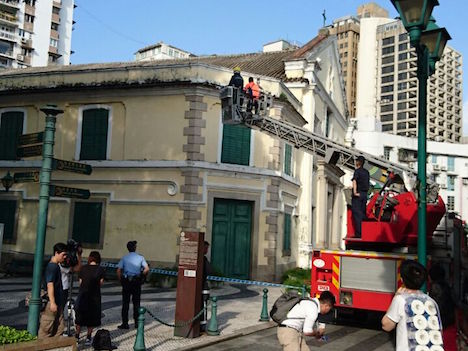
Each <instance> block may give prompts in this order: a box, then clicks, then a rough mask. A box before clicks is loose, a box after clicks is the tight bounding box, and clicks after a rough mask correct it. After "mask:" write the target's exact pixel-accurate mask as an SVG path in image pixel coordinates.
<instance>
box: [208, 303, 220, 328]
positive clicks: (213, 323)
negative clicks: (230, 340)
mask: <svg viewBox="0 0 468 351" xmlns="http://www.w3.org/2000/svg"><path fill="white" fill-rule="evenodd" d="M217 300H218V299H217V298H216V296H213V297H212V298H211V318H210V323H209V324H208V329H207V330H206V333H207V334H208V335H219V330H218V321H217V319H216V310H217V308H218V304H217V303H216V301H217Z"/></svg>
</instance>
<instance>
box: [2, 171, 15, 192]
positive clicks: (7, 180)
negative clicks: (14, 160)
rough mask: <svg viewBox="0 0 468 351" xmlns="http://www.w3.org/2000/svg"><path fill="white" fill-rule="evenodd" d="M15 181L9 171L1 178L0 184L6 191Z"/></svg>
mask: <svg viewBox="0 0 468 351" xmlns="http://www.w3.org/2000/svg"><path fill="white" fill-rule="evenodd" d="M14 182H15V180H14V178H13V177H12V176H11V174H10V171H8V172H7V174H6V175H5V176H4V177H3V178H2V185H3V187H4V188H5V191H6V192H8V190H10V188H11V187H12V186H13V183H14Z"/></svg>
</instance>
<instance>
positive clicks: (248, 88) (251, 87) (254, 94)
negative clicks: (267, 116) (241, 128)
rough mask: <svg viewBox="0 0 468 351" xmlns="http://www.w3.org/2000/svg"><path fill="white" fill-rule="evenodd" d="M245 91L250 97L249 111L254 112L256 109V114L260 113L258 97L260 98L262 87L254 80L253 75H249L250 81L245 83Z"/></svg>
mask: <svg viewBox="0 0 468 351" xmlns="http://www.w3.org/2000/svg"><path fill="white" fill-rule="evenodd" d="M244 92H245V94H246V96H247V97H248V99H249V101H248V103H247V112H252V108H254V109H255V114H258V99H259V98H260V88H259V87H258V85H257V84H256V83H255V82H254V79H253V78H252V77H249V82H248V83H247V84H246V85H245V88H244Z"/></svg>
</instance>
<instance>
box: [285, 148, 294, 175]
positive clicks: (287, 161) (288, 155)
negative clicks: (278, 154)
mask: <svg viewBox="0 0 468 351" xmlns="http://www.w3.org/2000/svg"><path fill="white" fill-rule="evenodd" d="M291 161H292V146H291V145H289V144H285V146H284V173H286V174H287V175H291V174H292V173H291Z"/></svg>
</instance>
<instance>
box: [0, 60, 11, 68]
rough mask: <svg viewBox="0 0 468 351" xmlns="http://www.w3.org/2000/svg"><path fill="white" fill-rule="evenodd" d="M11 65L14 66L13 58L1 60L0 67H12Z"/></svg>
mask: <svg viewBox="0 0 468 351" xmlns="http://www.w3.org/2000/svg"><path fill="white" fill-rule="evenodd" d="M11 67H13V61H12V60H7V61H0V68H11Z"/></svg>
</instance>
